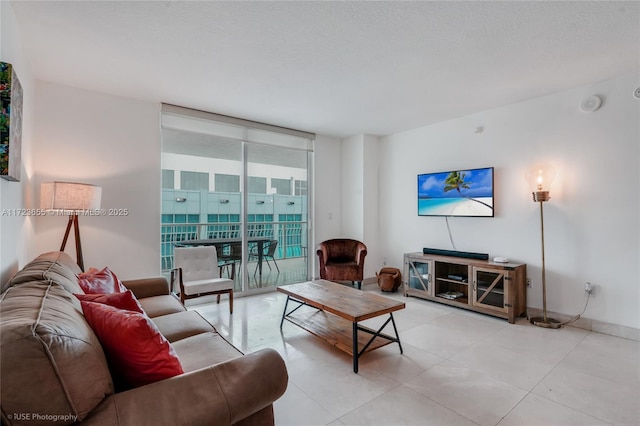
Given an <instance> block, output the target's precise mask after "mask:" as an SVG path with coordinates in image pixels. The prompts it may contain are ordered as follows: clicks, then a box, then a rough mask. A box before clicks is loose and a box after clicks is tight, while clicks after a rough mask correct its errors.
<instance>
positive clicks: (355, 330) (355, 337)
mask: <svg viewBox="0 0 640 426" xmlns="http://www.w3.org/2000/svg"><path fill="white" fill-rule="evenodd" d="M359 355H360V354H358V323H357V322H354V323H353V372H354V373H356V374H357V373H358V357H359Z"/></svg>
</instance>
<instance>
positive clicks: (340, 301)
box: [278, 280, 405, 373]
mask: <svg viewBox="0 0 640 426" xmlns="http://www.w3.org/2000/svg"><path fill="white" fill-rule="evenodd" d="M278 291H279V292H281V293H284V294H286V295H287V302H286V303H285V305H284V312H283V313H282V320H281V321H280V329H282V325H283V323H284V320H287V321H289V322H291V323H293V324H295V325H297V326H299V327H301V328H303V329H305V330H307V331H308V332H310V333H311V334H313V335H315V336H317V337H319V338H321V339H322V340H324V341H325V342H327V343H329V344H330V345H333V346H335V347H336V348H338V349H340V350H341V351H344V352H346V353H348V354H350V355H352V356H353V372H354V373H357V372H358V359H359V358H360V356H362V355H363V354H364V353H365V352H366V351H372V350H374V349H377V348H380V347H382V346H385V345H388V344H390V343H394V342H395V343H398V346H399V347H400V353H402V344H400V336H398V329H397V328H396V322H395V320H394V319H393V312H394V311H397V310H400V309H404V308H405V304H404V303H403V302H398V301H396V300H393V299H390V298H388V297H383V296H378V295H376V294H371V293H367V292H364V291H360V290H356V289H354V288H351V287H346V286H344V285H341V284H337V283H334V282H331V281H326V280H316V281H307V282H304V283H298V284H290V285H285V286H280V287H278ZM289 302H294V303H297V306H296V307H295V308H293V309H291V310H290V311H288V312H287V308H288V307H289ZM302 306H311V307H313V308H316V310H313V311H308V310H307V311H298V309H300V308H301V307H302ZM385 314H389V318H388V319H387V321H386V322H385V323H384V324H383V325H382V327H380V328H379V329H378V330H377V331H376V330H373V329H370V328H367V327H364V326H362V325H360V324H358V323H359V322H360V321H364V320H366V319H369V318H374V317H377V316H380V315H385ZM389 323H391V324H392V325H393V331H394V334H395V337H393V336H389V335H387V334H383V333H382V330H384V328H385V327H386V326H387V325H388V324H389ZM359 331H361V332H363V333H360V334H359V333H358V332H359Z"/></svg>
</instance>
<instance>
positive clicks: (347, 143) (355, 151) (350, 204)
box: [339, 135, 365, 241]
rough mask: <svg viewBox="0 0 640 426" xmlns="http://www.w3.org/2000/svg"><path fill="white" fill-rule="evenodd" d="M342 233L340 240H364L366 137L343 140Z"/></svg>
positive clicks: (358, 136)
mask: <svg viewBox="0 0 640 426" xmlns="http://www.w3.org/2000/svg"><path fill="white" fill-rule="evenodd" d="M341 155H342V181H341V188H342V195H341V196H342V232H341V234H340V235H339V237H340V238H352V239H354V240H358V241H362V240H364V225H363V215H364V187H365V182H364V135H356V136H352V137H350V138H346V139H343V140H342V153H341Z"/></svg>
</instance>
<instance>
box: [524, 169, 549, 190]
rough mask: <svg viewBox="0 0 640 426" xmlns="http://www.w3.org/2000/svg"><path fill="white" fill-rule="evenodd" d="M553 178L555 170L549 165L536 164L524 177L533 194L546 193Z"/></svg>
mask: <svg viewBox="0 0 640 426" xmlns="http://www.w3.org/2000/svg"><path fill="white" fill-rule="evenodd" d="M555 177H556V170H555V169H554V168H553V166H551V165H550V164H536V165H534V166H533V167H531V168H530V169H529V170H528V171H527V175H526V178H527V182H529V186H530V188H531V191H533V192H540V191H547V192H548V191H549V189H550V187H551V184H552V183H553V180H554V179H555Z"/></svg>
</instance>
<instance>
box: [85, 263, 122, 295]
mask: <svg viewBox="0 0 640 426" xmlns="http://www.w3.org/2000/svg"><path fill="white" fill-rule="evenodd" d="M78 284H79V285H80V288H82V291H84V292H85V293H86V294H96V293H99V294H104V293H122V292H123V291H127V288H126V287H125V286H124V284H122V281H120V280H119V279H118V277H117V276H116V274H114V273H113V272H112V271H111V270H110V269H109V268H107V267H104V268H102V269H101V270H98V269H96V268H90V269H89V270H88V271H87V272H83V273H81V274H80V275H78Z"/></svg>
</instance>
